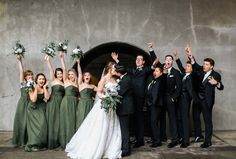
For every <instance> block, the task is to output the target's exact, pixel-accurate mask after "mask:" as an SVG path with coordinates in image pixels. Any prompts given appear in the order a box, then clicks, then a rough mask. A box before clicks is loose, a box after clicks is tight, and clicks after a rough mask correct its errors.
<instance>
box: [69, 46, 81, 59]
mask: <svg viewBox="0 0 236 159" xmlns="http://www.w3.org/2000/svg"><path fill="white" fill-rule="evenodd" d="M81 57H83V51H82V50H81V48H80V46H79V45H78V46H77V47H76V48H75V49H74V50H73V51H72V54H71V58H72V60H75V59H78V58H81Z"/></svg>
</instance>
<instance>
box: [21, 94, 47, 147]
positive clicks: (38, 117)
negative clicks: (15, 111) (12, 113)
mask: <svg viewBox="0 0 236 159" xmlns="http://www.w3.org/2000/svg"><path fill="white" fill-rule="evenodd" d="M43 99H44V94H38V97H37V101H36V102H32V101H30V102H29V104H28V109H27V133H28V142H27V146H26V148H25V150H26V151H34V150H36V149H39V148H43V147H45V146H46V145H47V120H46V103H45V101H44V100H43Z"/></svg>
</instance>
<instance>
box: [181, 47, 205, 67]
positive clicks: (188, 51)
mask: <svg viewBox="0 0 236 159" xmlns="http://www.w3.org/2000/svg"><path fill="white" fill-rule="evenodd" d="M185 52H186V54H187V56H188V58H189V59H190V61H191V64H192V65H193V70H194V71H199V70H201V69H202V66H200V65H199V64H198V63H197V62H196V60H195V58H194V57H193V54H192V50H191V48H190V47H189V46H188V47H186V48H185Z"/></svg>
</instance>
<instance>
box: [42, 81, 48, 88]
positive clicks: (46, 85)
mask: <svg viewBox="0 0 236 159" xmlns="http://www.w3.org/2000/svg"><path fill="white" fill-rule="evenodd" d="M48 84H49V83H48V81H47V82H46V83H45V84H44V85H43V89H47V87H48Z"/></svg>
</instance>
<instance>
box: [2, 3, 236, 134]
mask: <svg viewBox="0 0 236 159" xmlns="http://www.w3.org/2000/svg"><path fill="white" fill-rule="evenodd" d="M19 39H20V40H21V42H22V43H23V44H24V46H25V47H26V49H27V53H26V57H25V59H24V61H23V63H24V66H25V68H30V69H32V70H33V71H34V72H35V73H38V72H45V73H46V75H48V71H47V68H46V66H45V64H44V61H43V56H42V55H41V53H40V50H41V49H42V48H43V46H44V45H45V44H46V43H47V42H49V41H52V40H54V41H62V40H64V39H69V40H70V49H69V52H71V50H72V49H73V48H74V47H75V45H76V44H80V45H81V47H82V48H83V50H84V51H87V50H89V49H90V48H93V47H95V46H97V45H99V44H102V43H105V42H110V41H122V42H128V43H131V44H134V45H136V46H139V47H140V48H142V49H146V43H147V42H150V41H153V42H154V44H155V50H156V52H157V54H158V56H160V57H161V59H163V57H164V55H165V54H167V53H171V52H172V49H173V48H177V49H178V51H179V53H180V57H181V59H183V60H186V57H185V56H184V55H183V52H184V51H183V49H184V47H185V46H186V44H187V43H189V44H190V46H191V47H192V48H193V53H194V54H195V56H196V58H197V60H198V61H199V62H201V61H202V60H203V58H204V57H213V58H214V59H215V61H216V66H215V69H216V70H217V71H219V72H220V73H221V75H222V77H223V78H222V79H223V82H224V84H225V90H224V91H223V92H219V91H217V92H216V104H215V106H214V110H213V118H214V129H215V130H236V124H235V121H236V106H235V103H236V98H235V94H236V89H235V88H236V86H235V85H236V81H235V80H234V79H236V72H235V71H234V68H235V67H236V53H235V52H236V47H235V44H236V1H235V0H175V1H174V0H93V1H92V0H91V1H88V0H52V1H49V0H40V1H35V0H0V60H1V62H0V69H1V74H0V83H1V84H0V130H12V126H13V118H14V114H15V110H16V103H17V100H18V99H19V95H20V94H19V93H20V92H19V77H18V76H19V75H18V74H19V73H18V66H17V63H16V59H15V57H14V56H13V55H11V52H12V46H13V45H14V44H15V41H16V40H19ZM66 60H67V64H68V66H72V63H71V61H70V59H69V57H68V56H67V59H66ZM53 63H54V66H55V67H56V66H58V65H59V60H58V58H55V59H54V60H53Z"/></svg>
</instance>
